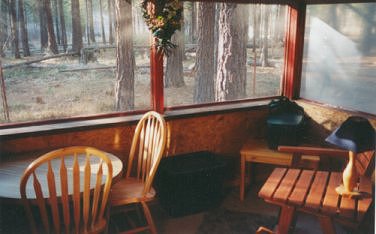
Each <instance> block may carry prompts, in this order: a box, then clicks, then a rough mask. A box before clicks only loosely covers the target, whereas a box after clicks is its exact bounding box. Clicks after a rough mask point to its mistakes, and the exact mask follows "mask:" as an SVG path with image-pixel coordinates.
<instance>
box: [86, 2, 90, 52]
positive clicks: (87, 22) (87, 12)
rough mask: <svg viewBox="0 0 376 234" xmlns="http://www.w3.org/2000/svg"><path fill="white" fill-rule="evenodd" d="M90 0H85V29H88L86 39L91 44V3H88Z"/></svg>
mask: <svg viewBox="0 0 376 234" xmlns="http://www.w3.org/2000/svg"><path fill="white" fill-rule="evenodd" d="M88 1H89V0H85V8H86V27H85V30H86V33H85V35H86V41H87V44H88V45H90V28H89V27H90V26H89V3H88Z"/></svg>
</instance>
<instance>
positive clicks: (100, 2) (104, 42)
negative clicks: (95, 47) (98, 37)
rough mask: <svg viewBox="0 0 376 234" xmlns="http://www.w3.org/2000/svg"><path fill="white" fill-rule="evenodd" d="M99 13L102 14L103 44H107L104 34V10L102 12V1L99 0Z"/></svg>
mask: <svg viewBox="0 0 376 234" xmlns="http://www.w3.org/2000/svg"><path fill="white" fill-rule="evenodd" d="M99 12H100V14H101V28H102V42H103V44H106V34H105V32H104V20H103V10H102V0H99Z"/></svg>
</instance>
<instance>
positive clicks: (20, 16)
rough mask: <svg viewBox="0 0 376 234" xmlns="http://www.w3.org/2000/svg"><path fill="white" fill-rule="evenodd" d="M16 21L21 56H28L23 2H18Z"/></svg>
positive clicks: (21, 0)
mask: <svg viewBox="0 0 376 234" xmlns="http://www.w3.org/2000/svg"><path fill="white" fill-rule="evenodd" d="M18 20H19V24H20V33H21V40H22V50H23V56H30V49H29V37H28V35H27V24H26V19H25V9H24V1H23V0H19V1H18Z"/></svg>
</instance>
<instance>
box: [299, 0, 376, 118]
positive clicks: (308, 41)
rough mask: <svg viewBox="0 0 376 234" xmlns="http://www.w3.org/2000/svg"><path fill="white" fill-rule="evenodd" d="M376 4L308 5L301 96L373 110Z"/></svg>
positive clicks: (332, 103) (341, 105) (345, 106)
mask: <svg viewBox="0 0 376 234" xmlns="http://www.w3.org/2000/svg"><path fill="white" fill-rule="evenodd" d="M375 25H376V3H354V4H331V5H309V6H307V15H306V26H305V34H306V35H305V41H304V56H303V57H304V59H303V70H302V82H301V92H300V96H301V97H303V98H306V99H310V100H314V101H318V102H322V103H328V104H331V105H334V106H339V107H343V108H346V109H351V110H357V111H362V112H367V113H371V114H376V102H375V90H376V76H375V74H376V66H375V64H376V27H375Z"/></svg>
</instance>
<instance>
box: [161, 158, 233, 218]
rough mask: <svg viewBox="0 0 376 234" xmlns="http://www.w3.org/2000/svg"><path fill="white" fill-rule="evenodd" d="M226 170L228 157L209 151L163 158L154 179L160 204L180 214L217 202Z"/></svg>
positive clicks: (209, 206)
mask: <svg viewBox="0 0 376 234" xmlns="http://www.w3.org/2000/svg"><path fill="white" fill-rule="evenodd" d="M225 170H226V161H225V159H224V158H223V157H222V156H219V155H215V154H213V153H211V152H207V151H201V152H194V153H188V154H181V155H175V156H170V157H167V158H163V159H162V160H161V163H160V165H159V167H158V171H157V174H156V177H155V180H154V187H155V189H156V191H157V196H158V199H159V202H160V204H161V206H162V207H163V208H164V209H165V210H166V211H167V213H168V214H169V215H170V216H175V217H177V216H183V215H187V214H193V213H196V212H200V211H203V210H206V209H208V208H212V207H214V206H216V205H218V204H219V203H220V201H221V200H222V197H223V183H224V177H225V176H224V175H225Z"/></svg>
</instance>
